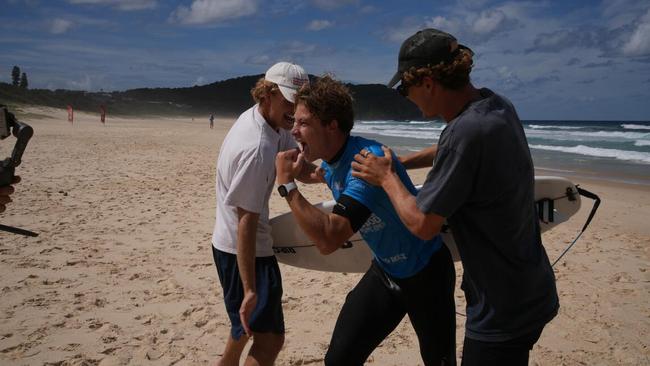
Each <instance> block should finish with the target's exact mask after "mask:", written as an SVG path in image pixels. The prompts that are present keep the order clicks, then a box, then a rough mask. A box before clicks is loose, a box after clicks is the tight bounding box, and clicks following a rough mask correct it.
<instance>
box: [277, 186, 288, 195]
mask: <svg viewBox="0 0 650 366" xmlns="http://www.w3.org/2000/svg"><path fill="white" fill-rule="evenodd" d="M278 193H280V197H286V195H287V193H288V192H287V187H285V186H283V185H282V186H279V187H278Z"/></svg>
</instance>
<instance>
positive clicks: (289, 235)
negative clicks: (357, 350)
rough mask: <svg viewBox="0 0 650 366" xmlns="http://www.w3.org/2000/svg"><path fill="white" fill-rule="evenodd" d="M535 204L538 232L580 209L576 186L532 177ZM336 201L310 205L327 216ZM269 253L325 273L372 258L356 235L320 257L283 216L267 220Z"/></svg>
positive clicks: (356, 268)
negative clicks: (270, 241)
mask: <svg viewBox="0 0 650 366" xmlns="http://www.w3.org/2000/svg"><path fill="white" fill-rule="evenodd" d="M535 202H536V205H537V212H538V215H539V219H540V221H539V223H540V229H541V231H542V232H545V231H547V230H550V229H552V228H553V227H555V226H557V225H559V224H561V223H563V222H565V221H567V220H568V219H569V218H570V217H571V216H573V215H574V214H575V213H576V212H578V210H579V209H580V195H579V194H578V190H577V188H576V186H575V185H574V184H573V183H572V182H571V181H570V180H568V179H566V178H562V177H551V176H536V177H535ZM335 204H336V201H334V200H330V201H325V202H321V203H318V204H316V205H314V206H315V207H317V208H318V209H319V210H321V211H323V212H325V213H330V212H332V207H334V205H335ZM270 224H271V230H272V231H271V235H272V237H273V250H274V252H275V256H276V257H277V259H278V262H280V263H284V264H287V265H290V266H294V267H299V268H305V269H311V270H318V271H327V272H349V273H360V272H365V271H366V270H367V269H368V267H369V266H370V261H371V260H372V258H373V254H372V252H371V251H370V248H369V247H368V245H367V244H366V242H365V241H364V240H363V238H362V237H361V235H359V233H355V234H354V235H353V236H352V237H351V238H350V239H349V240H348V241H347V242H346V243H345V244H344V245H343V247H341V248H340V249H338V250H336V251H335V252H333V253H331V254H329V255H323V254H320V252H319V251H318V248H316V245H315V244H314V242H313V241H312V240H311V239H310V238H309V237H308V236H307V235H306V234H305V233H304V232H303V231H302V229H301V228H300V226H299V225H298V223H297V222H296V220H295V218H294V216H293V214H292V213H291V212H287V213H284V214H281V215H278V216H275V217H273V218H272V219H271V220H270ZM451 230H452V228H449V227H445V228H443V233H442V239H443V241H444V242H445V244H446V245H447V247H448V248H449V250H450V252H451V254H452V257H453V259H454V261H459V260H460V257H459V255H458V249H457V248H456V243H455V242H454V237H453V235H452V232H451Z"/></svg>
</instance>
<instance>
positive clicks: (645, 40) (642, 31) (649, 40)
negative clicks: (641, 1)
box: [622, 10, 650, 56]
mask: <svg viewBox="0 0 650 366" xmlns="http://www.w3.org/2000/svg"><path fill="white" fill-rule="evenodd" d="M622 50H623V54H624V55H625V56H646V55H650V10H648V12H647V13H645V15H644V16H643V17H641V19H640V21H639V24H638V25H637V26H636V29H635V30H634V32H633V33H632V36H631V37H630V39H629V40H628V41H627V42H626V43H625V44H624V45H623V49H622Z"/></svg>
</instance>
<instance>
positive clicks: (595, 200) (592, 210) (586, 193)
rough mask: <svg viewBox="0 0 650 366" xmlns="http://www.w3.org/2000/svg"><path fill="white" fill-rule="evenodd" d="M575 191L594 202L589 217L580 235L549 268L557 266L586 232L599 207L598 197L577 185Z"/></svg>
mask: <svg viewBox="0 0 650 366" xmlns="http://www.w3.org/2000/svg"><path fill="white" fill-rule="evenodd" d="M576 189H577V190H578V194H580V195H581V196H584V197H587V198H590V199H592V200H594V205H593V207H592V208H591V212H590V213H589V217H587V221H586V222H585V224H584V226H583V227H582V230H580V233H578V236H576V238H575V239H574V240H573V242H572V243H571V244H569V246H568V247H566V249H564V251H563V252H562V254H560V256H559V257H558V258H557V259H556V260H555V262H553V264H551V267H555V264H557V262H559V261H560V259H562V257H564V255H565V254H566V253H567V252H568V251H569V250H570V249H571V247H573V245H574V244H575V243H576V242H577V241H578V239H580V237H581V236H582V234H583V233H584V232H585V230H587V227H588V226H589V224H590V223H591V220H592V219H593V218H594V215H596V211H597V210H598V206H600V197H598V196H597V195H596V194H594V193H592V192H589V191H588V190H586V189H582V188H580V186H579V185H576Z"/></svg>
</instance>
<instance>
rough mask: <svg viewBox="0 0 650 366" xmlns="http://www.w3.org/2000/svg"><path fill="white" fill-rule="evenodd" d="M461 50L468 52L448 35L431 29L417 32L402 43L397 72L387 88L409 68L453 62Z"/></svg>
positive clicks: (397, 80) (396, 81)
mask: <svg viewBox="0 0 650 366" xmlns="http://www.w3.org/2000/svg"><path fill="white" fill-rule="evenodd" d="M461 49H467V50H470V49H469V48H468V47H465V46H463V45H460V44H458V41H456V38H454V36H452V35H451V34H449V33H445V32H443V31H441V30H438V29H433V28H427V29H423V30H421V31H418V32H417V33H415V34H414V35H412V36H410V37H409V38H407V39H406V41H404V43H402V47H401V48H400V49H399V57H398V59H397V72H396V73H395V75H394V76H393V78H392V79H390V81H389V82H388V87H389V88H392V87H394V86H395V84H397V83H398V82H399V81H400V80H401V79H402V74H404V72H406V71H407V70H408V69H410V68H411V67H424V66H435V65H438V64H440V63H447V62H449V61H451V60H453V59H454V58H455V57H456V55H458V52H459V51H460V50H461ZM471 51H472V50H470V52H471Z"/></svg>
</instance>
